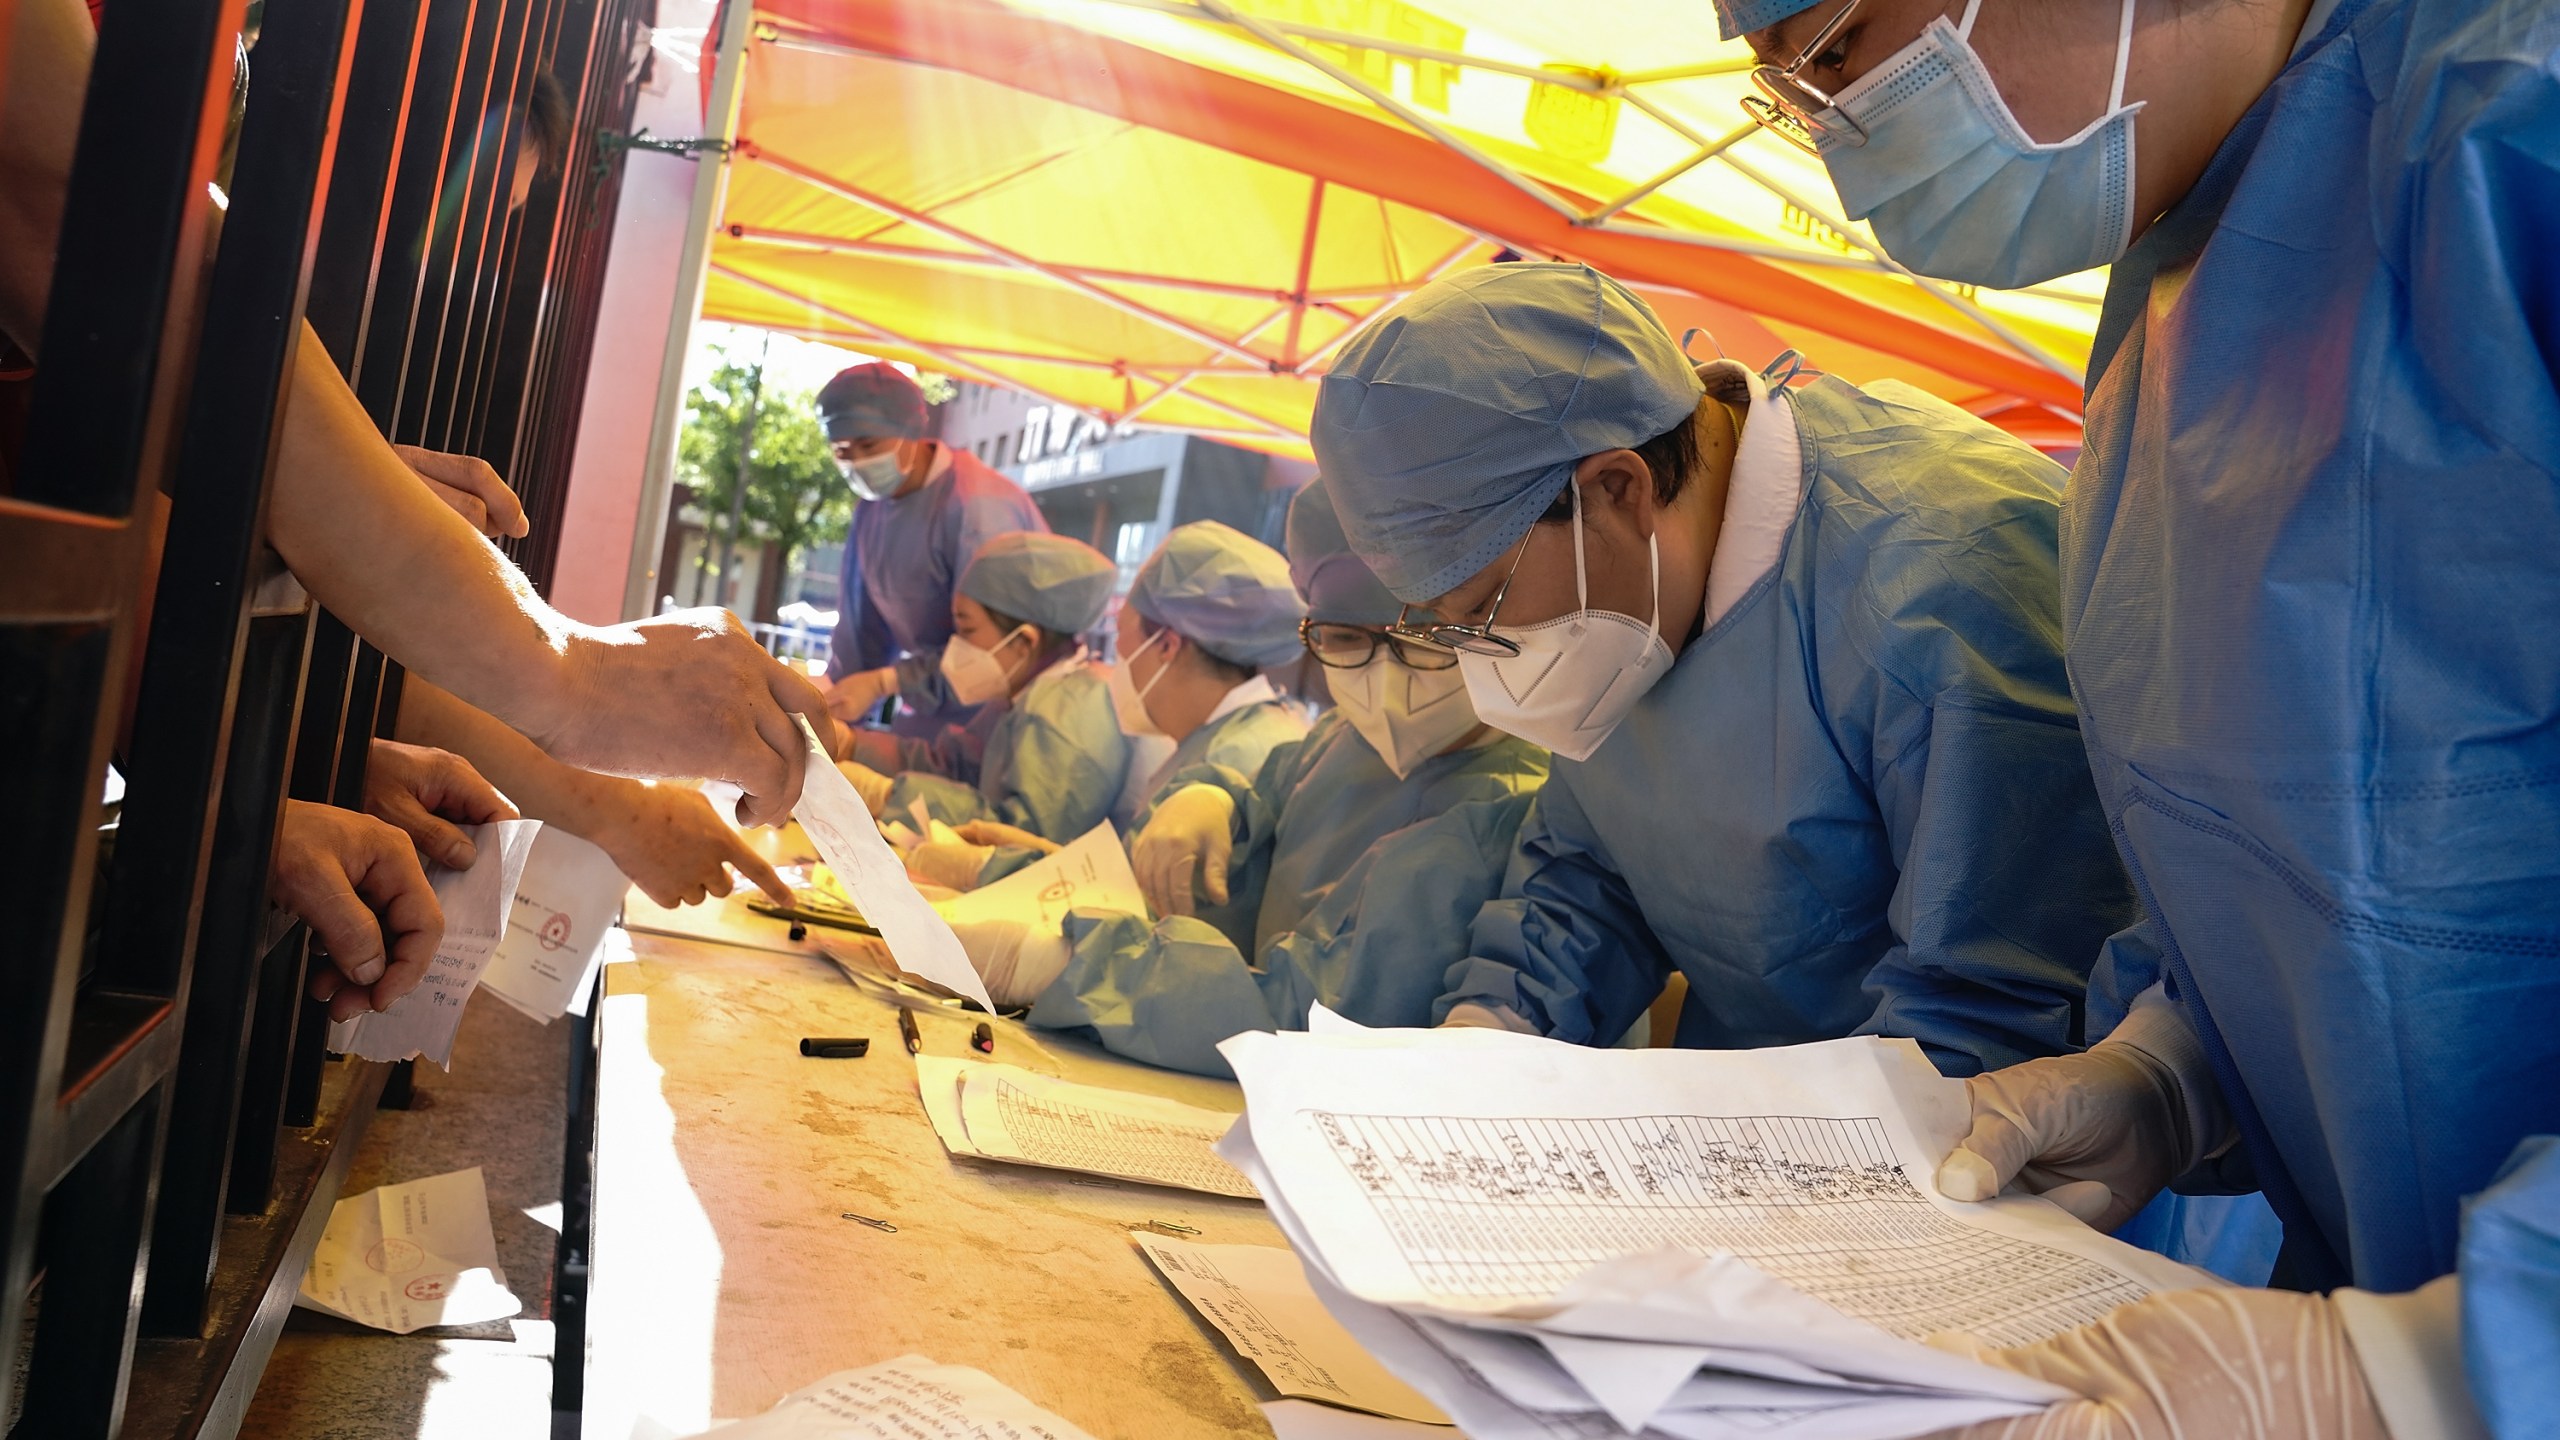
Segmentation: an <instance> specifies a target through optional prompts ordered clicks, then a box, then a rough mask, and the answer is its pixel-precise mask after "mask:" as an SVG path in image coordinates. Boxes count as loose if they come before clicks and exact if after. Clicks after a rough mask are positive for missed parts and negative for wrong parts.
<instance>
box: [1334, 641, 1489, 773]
mask: <svg viewBox="0 0 2560 1440" xmlns="http://www.w3.org/2000/svg"><path fill="white" fill-rule="evenodd" d="M1324 678H1325V684H1326V686H1327V687H1329V688H1330V689H1331V690H1332V691H1333V705H1334V708H1335V709H1337V710H1340V711H1341V712H1342V718H1343V720H1344V721H1346V722H1347V723H1348V724H1349V725H1350V726H1351V728H1352V729H1354V730H1357V731H1359V732H1360V738H1361V739H1363V740H1366V741H1368V742H1369V748H1370V749H1372V750H1375V751H1377V752H1378V758H1379V759H1381V760H1384V761H1386V762H1387V768H1388V769H1390V770H1393V771H1394V772H1396V778H1397V779H1399V780H1401V779H1403V778H1404V777H1406V776H1407V775H1410V774H1412V773H1413V767H1414V766H1416V765H1419V764H1421V763H1422V762H1423V761H1425V760H1428V759H1430V758H1431V757H1432V756H1434V755H1437V754H1439V753H1440V752H1441V751H1443V750H1446V749H1448V748H1449V747H1450V746H1452V745H1454V744H1456V743H1458V739H1459V737H1461V736H1463V735H1465V734H1466V733H1467V732H1468V731H1470V730H1473V729H1474V728H1476V726H1477V725H1479V724H1481V723H1483V722H1481V721H1480V720H1478V719H1477V718H1476V707H1475V706H1474V705H1472V704H1470V703H1468V700H1467V678H1466V675H1465V674H1464V673H1463V672H1462V671H1460V670H1459V669H1458V668H1457V667H1455V666H1452V667H1450V668H1449V669H1446V670H1416V669H1414V668H1413V667H1412V666H1410V665H1406V664H1402V663H1400V662H1399V661H1397V660H1396V658H1395V656H1394V654H1393V652H1391V651H1389V650H1388V649H1387V647H1385V646H1383V645H1381V646H1379V647H1378V650H1377V653H1376V654H1374V655H1371V656H1370V657H1369V663H1368V664H1366V665H1363V666H1361V667H1360V668H1359V669H1357V670H1339V669H1335V670H1327V671H1325V672H1324Z"/></svg>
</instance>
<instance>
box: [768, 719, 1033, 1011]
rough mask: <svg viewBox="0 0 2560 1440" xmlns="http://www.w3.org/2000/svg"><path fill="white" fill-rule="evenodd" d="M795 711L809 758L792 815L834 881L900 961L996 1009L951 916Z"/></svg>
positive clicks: (901, 965)
mask: <svg viewBox="0 0 2560 1440" xmlns="http://www.w3.org/2000/svg"><path fill="white" fill-rule="evenodd" d="M796 718H797V719H798V720H799V722H800V738H801V741H802V743H803V744H804V745H806V746H807V748H808V752H809V755H808V760H809V766H808V778H807V779H806V780H804V781H803V782H802V783H801V786H800V808H799V809H798V810H797V811H796V812H794V818H796V819H798V820H799V822H800V828H801V829H803V830H806V831H807V832H809V840H810V843H812V844H814V845H816V846H817V847H818V853H819V855H821V856H823V857H824V858H825V859H826V862H827V868H828V869H830V870H833V871H835V873H836V882H837V883H838V884H840V885H842V886H844V888H845V893H846V894H848V895H851V896H852V897H853V903H854V907H855V908H856V909H859V910H860V911H861V912H862V914H863V918H865V919H867V920H869V921H870V922H871V923H872V924H873V925H875V926H877V927H878V928H879V931H880V937H881V938H882V939H883V940H886V941H887V942H888V943H889V952H890V953H891V954H892V955H895V956H896V957H897V960H898V967H899V968H900V969H902V970H904V971H906V972H907V973H908V974H910V975H915V976H918V977H920V978H922V979H925V980H929V981H931V982H933V983H934V984H936V985H939V986H941V987H942V988H943V989H945V990H949V991H951V992H952V993H953V994H955V995H965V996H967V997H968V998H970V999H972V1000H975V1001H977V1002H978V1003H979V1004H980V1005H983V1006H985V1007H986V1010H987V1013H988V1014H990V1015H992V1014H994V1013H995V1009H996V1005H995V1002H994V1001H993V1000H990V999H988V998H987V987H986V984H985V982H983V981H981V980H980V979H979V978H978V972H977V969H976V967H974V966H972V965H971V964H970V963H969V952H967V951H966V950H963V949H961V948H960V937H959V936H957V935H954V934H952V933H951V923H950V922H949V921H947V920H945V919H943V918H942V916H941V915H940V914H939V913H938V912H936V911H935V910H934V908H933V906H932V905H930V904H928V903H926V901H925V898H924V896H922V895H920V894H918V893H916V886H915V882H914V881H913V880H911V879H909V878H908V877H907V867H906V866H905V865H904V864H903V863H901V862H900V861H899V859H898V855H897V852H896V851H894V850H891V849H890V848H889V842H888V841H886V840H883V839H881V838H880V826H879V824H878V822H876V821H874V820H873V819H872V818H871V812H870V810H868V809H866V808H865V807H864V806H863V803H862V797H861V796H859V795H857V794H855V793H854V791H853V782H852V781H850V780H847V779H845V778H844V772H843V771H841V770H838V769H837V768H836V765H835V762H834V761H833V760H830V759H828V758H827V748H826V747H825V746H824V745H821V744H819V743H818V732H817V731H815V730H812V729H810V728H809V719H808V717H807V716H805V715H803V716H799V717H796Z"/></svg>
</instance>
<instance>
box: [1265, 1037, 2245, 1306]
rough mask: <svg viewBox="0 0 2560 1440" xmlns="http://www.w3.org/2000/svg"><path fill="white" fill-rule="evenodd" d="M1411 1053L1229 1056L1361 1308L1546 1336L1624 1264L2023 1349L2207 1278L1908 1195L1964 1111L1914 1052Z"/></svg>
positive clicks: (2078, 1229)
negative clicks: (1696, 1268)
mask: <svg viewBox="0 0 2560 1440" xmlns="http://www.w3.org/2000/svg"><path fill="white" fill-rule="evenodd" d="M1413 1033H1414V1032H1403V1034H1404V1036H1405V1038H1404V1040H1403V1041H1402V1043H1397V1042H1395V1041H1394V1040H1393V1039H1392V1038H1391V1037H1388V1036H1387V1035H1385V1034H1383V1033H1381V1034H1375V1035H1350V1036H1339V1037H1311V1036H1303V1035H1302V1036H1293V1037H1290V1042H1293V1043H1281V1044H1273V1043H1269V1042H1272V1041H1274V1040H1275V1039H1276V1038H1277V1037H1274V1036H1271V1035H1268V1034H1264V1033H1261V1032H1253V1033H1248V1034H1246V1035H1241V1036H1238V1037H1236V1038H1235V1039H1233V1040H1230V1041H1229V1042H1227V1045H1226V1046H1225V1047H1222V1048H1223V1049H1224V1050H1225V1052H1226V1053H1227V1055H1228V1059H1229V1062H1230V1063H1231V1064H1233V1065H1235V1067H1236V1073H1237V1075H1238V1077H1239V1079H1241V1080H1242V1081H1243V1083H1244V1088H1245V1094H1246V1096H1247V1100H1248V1113H1249V1114H1250V1115H1251V1116H1252V1117H1253V1121H1254V1123H1253V1126H1252V1141H1253V1144H1254V1145H1255V1146H1256V1147H1257V1148H1258V1150H1259V1151H1260V1153H1261V1157H1262V1161H1263V1163H1264V1164H1265V1165H1266V1166H1267V1167H1268V1168H1269V1171H1270V1174H1271V1177H1272V1179H1273V1180H1274V1181H1276V1182H1277V1183H1278V1184H1279V1185H1280V1186H1281V1187H1282V1188H1283V1189H1284V1191H1286V1192H1287V1194H1288V1198H1289V1202H1290V1205H1289V1208H1290V1209H1291V1210H1292V1211H1294V1212H1295V1213H1296V1214H1297V1215H1298V1216H1299V1217H1300V1218H1301V1219H1303V1221H1304V1222H1305V1223H1306V1225H1307V1227H1308V1229H1309V1231H1310V1234H1311V1237H1312V1239H1313V1240H1314V1243H1315V1249H1316V1251H1317V1253H1319V1254H1320V1255H1321V1256H1322V1258H1323V1260H1324V1261H1325V1263H1326V1265H1327V1266H1328V1267H1329V1268H1330V1269H1331V1270H1332V1271H1333V1272H1334V1274H1335V1275H1336V1276H1338V1277H1339V1278H1340V1279H1341V1281H1342V1282H1343V1284H1344V1286H1345V1287H1346V1288H1347V1289H1349V1290H1350V1291H1351V1292H1352V1293H1353V1294H1355V1295H1358V1296H1359V1297H1361V1298H1363V1299H1366V1300H1370V1301H1373V1302H1376V1303H1381V1304H1388V1305H1400V1306H1425V1307H1431V1308H1434V1309H1438V1310H1442V1311H1447V1312H1454V1313H1476V1314H1499V1313H1502V1312H1505V1311H1518V1312H1526V1311H1531V1310H1536V1311H1544V1310H1546V1309H1548V1308H1551V1307H1552V1306H1553V1305H1554V1303H1555V1302H1556V1300H1557V1298H1558V1296H1559V1292H1561V1291H1563V1290H1564V1289H1565V1287H1566V1286H1567V1285H1568V1284H1569V1283H1570V1282H1572V1281H1573V1280H1574V1279H1575V1278H1576V1277H1577V1276H1579V1275H1581V1274H1582V1273H1583V1272H1584V1271H1586V1270H1589V1269H1591V1268H1592V1267H1593V1266H1595V1265H1599V1264H1601V1263H1602V1262H1604V1261H1608V1260H1611V1259H1615V1258H1617V1257H1619V1256H1623V1255H1630V1254H1640V1253H1643V1252H1646V1251H1651V1250H1663V1249H1669V1250H1683V1251H1688V1252H1690V1253H1692V1254H1698V1255H1711V1254H1715V1253H1718V1252H1726V1253H1731V1254H1734V1255H1737V1256H1740V1257H1742V1258H1743V1259H1745V1260H1748V1261H1750V1262H1751V1263H1752V1264H1753V1265H1755V1266H1757V1267H1759V1268H1760V1269H1762V1270H1765V1271H1767V1272H1768V1273H1769V1274H1772V1275H1775V1276H1777V1277H1778V1278H1780V1279H1782V1280H1784V1281H1786V1282H1787V1283H1788V1284H1790V1285H1792V1286H1794V1287H1795V1288H1797V1289H1800V1290H1802V1291H1804V1292H1805V1293H1807V1294H1810V1295H1813V1296H1816V1297H1818V1298H1820V1299H1822V1300H1825V1301H1827V1302H1829V1303H1830V1304H1832V1305H1834V1306H1837V1307H1838V1308H1839V1309H1840V1310H1842V1311H1844V1312H1846V1313H1847V1314H1849V1315H1853V1316H1857V1317H1859V1318H1861V1319H1864V1320H1867V1321H1870V1322H1872V1323H1873V1324H1875V1325H1876V1326H1879V1327H1881V1328H1882V1329H1883V1330H1885V1331H1887V1332H1889V1333H1891V1334H1893V1335H1897V1336H1903V1337H1906V1338H1909V1339H1918V1338H1920V1337H1922V1336H1925V1335H1929V1334H1932V1333H1935V1332H1938V1331H1948V1330H1960V1331H1966V1332H1969V1333H1971V1334H1974V1335H1976V1336H1978V1337H1980V1338H1982V1339H1983V1340H1985V1341H1987V1342H1989V1343H1991V1344H1994V1345H2016V1344H2025V1343H2031V1342H2033V1341H2036V1340H2040V1339H2044V1338H2046V1337H2048V1336H2051V1335H2054V1334H2058V1333H2060V1332H2061V1331H2063V1330H2066V1329H2070V1328H2072V1327H2073V1326H2076V1325H2079V1324H2082V1323H2085V1322H2086V1321H2088V1320H2092V1319H2095V1318H2097V1317H2098V1316H2099V1315H2102V1314H2104V1313H2106V1312H2107V1311H2108V1310H2110V1309H2113V1308H2114V1307H2115V1306H2116V1305H2119V1304H2122V1303H2124V1302H2125V1301H2128V1300H2133V1299H2138V1298H2140V1297H2141V1296H2142V1295H2144V1294H2146V1293H2149V1291H2151V1290H2153V1289H2160V1288H2176V1287H2179V1286H2183V1285H2192V1284H2197V1283H2202V1282H2203V1281H2204V1278H2205V1277H2203V1276H2202V1275H2201V1272H2197V1271H2192V1270H2188V1269H2187V1268H2186V1267H2184V1266H2180V1265H2176V1264H2174V1263H2172V1262H2169V1261H2165V1260H2161V1259H2160V1258H2159V1257H2156V1256H2150V1255H2147V1254H2146V1253H2145V1252H2142V1251H2139V1250H2136V1249H2134V1248H2133V1247H2131V1246H2129V1245H2125V1244H2123V1243H2122V1242H2119V1241H2116V1240H2113V1239H2111V1238H2109V1237H2107V1236H2104V1235H2100V1234H2098V1233H2097V1232H2095V1231H2092V1230H2090V1229H2088V1228H2087V1227H2086V1226H2083V1225H2080V1224H2079V1223H2077V1222H2076V1221H2073V1220H2071V1219H2070V1218H2069V1217H2068V1216H2066V1215H2064V1214H2063V1213H2062V1212H2061V1211H2059V1210H2056V1209H2054V1208H2053V1207H2052V1206H2050V1205H2048V1204H2046V1203H2045V1202H2043V1201H2040V1200H2035V1199H2032V1198H2026V1197H2020V1198H2015V1199H2003V1200H1998V1201H1993V1202H1990V1203H1987V1204H1982V1205H1959V1204H1957V1203H1955V1202H1953V1201H1948V1200H1945V1199H1943V1198H1941V1197H1939V1196H1938V1195H1937V1194H1936V1193H1935V1188H1934V1186H1930V1187H1926V1188H1924V1187H1923V1186H1922V1185H1919V1184H1915V1183H1914V1181H1913V1179H1912V1178H1911V1177H1912V1174H1913V1173H1915V1172H1916V1173H1917V1174H1919V1175H1921V1176H1924V1177H1925V1176H1928V1175H1930V1174H1933V1173H1934V1170H1935V1166H1936V1163H1937V1161H1938V1159H1939V1158H1941V1157H1943V1156H1944V1155H1945V1154H1946V1153H1947V1152H1948V1150H1949V1149H1951V1148H1952V1147H1953V1145H1954V1142H1955V1140H1956V1138H1958V1137H1959V1136H1960V1135H1961V1134H1962V1130H1963V1121H1964V1115H1965V1109H1964V1100H1963V1087H1962V1085H1961V1083H1959V1082H1955V1081H1947V1080H1941V1079H1939V1078H1938V1077H1937V1075H1936V1073H1935V1071H1933V1070H1928V1069H1927V1068H1926V1061H1925V1060H1923V1059H1921V1058H1920V1057H1919V1055H1918V1052H1917V1049H1916V1047H1912V1046H1910V1045H1909V1044H1908V1042H1896V1041H1881V1040H1838V1041H1829V1042H1825V1043H1823V1044H1820V1045H1804V1046H1792V1047H1786V1048H1783V1049H1776V1050H1759V1051H1640V1050H1625V1051H1619V1050H1591V1049H1585V1048H1582V1047H1578V1046H1569V1045H1558V1044H1548V1045H1543V1046H1529V1045H1518V1044H1505V1045H1502V1046H1500V1047H1499V1048H1498V1050H1497V1049H1496V1048H1494V1047H1489V1046H1482V1045H1477V1046H1472V1047H1466V1048H1463V1049H1462V1048H1461V1046H1462V1045H1463V1044H1464V1042H1451V1043H1450V1044H1447V1045H1441V1044H1432V1043H1415V1042H1414V1041H1413V1040H1412V1038H1411V1037H1412V1035H1413ZM1468 1057H1472V1060H1473V1063H1466V1060H1467V1058H1468ZM1923 1135H1926V1136H1927V1137H1928V1138H1927V1139H1926V1140H1925V1141H1924V1140H1923V1138H1922V1136H1923ZM1695 1328H1696V1329H1697V1330H1698V1331H1699V1332H1700V1333H1699V1334H1697V1335H1695V1336H1694V1337H1693V1338H1695V1339H1698V1340H1700V1341H1706V1340H1708V1339H1709V1337H1710V1335H1711V1334H1712V1333H1713V1332H1714V1330H1715V1328H1716V1327H1715V1325H1713V1324H1711V1323H1708V1322H1707V1321H1704V1320H1701V1321H1699V1322H1698V1324H1697V1326H1696V1327H1695ZM1736 1338H1737V1340H1739V1341H1740V1342H1742V1343H1745V1344H1753V1345H1757V1344H1762V1343H1764V1341H1765V1337H1762V1336H1759V1335H1757V1334H1755V1333H1752V1332H1751V1331H1750V1330H1749V1328H1748V1327H1747V1326H1746V1327H1744V1328H1743V1329H1742V1331H1741V1333H1739V1334H1738V1335H1737V1336H1736Z"/></svg>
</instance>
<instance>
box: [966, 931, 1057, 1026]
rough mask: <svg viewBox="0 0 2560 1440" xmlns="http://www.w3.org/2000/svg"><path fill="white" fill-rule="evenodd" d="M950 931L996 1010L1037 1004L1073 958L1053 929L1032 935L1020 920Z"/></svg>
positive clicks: (1015, 1008)
mask: <svg viewBox="0 0 2560 1440" xmlns="http://www.w3.org/2000/svg"><path fill="white" fill-rule="evenodd" d="M951 931H952V933H953V934H955V935H957V936H959V937H960V948H961V949H962V950H964V951H967V952H968V955H969V964H970V965H971V966H972V967H974V968H975V969H976V970H977V972H978V978H979V979H981V980H984V981H986V982H987V998H988V999H990V1000H993V1001H995V1002H996V1008H997V1009H999V1010H1018V1009H1021V1008H1022V1007H1024V1006H1026V1005H1029V1004H1030V1003H1031V1002H1032V1001H1034V1000H1037V999H1039V998H1040V992H1041V991H1043V990H1046V989H1048V988H1049V985H1050V983H1051V982H1052V981H1054V980H1056V979H1057V978H1058V976H1059V974H1060V973H1061V972H1062V971H1064V970H1065V969H1066V968H1067V959H1068V957H1069V956H1070V955H1071V954H1072V953H1073V950H1072V948H1071V947H1070V946H1069V945H1068V944H1067V937H1066V936H1065V935H1063V934H1060V933H1059V932H1058V931H1057V930H1056V929H1055V928H1051V929H1047V930H1043V931H1040V932H1039V933H1036V934H1035V933H1034V932H1033V930H1032V927H1030V926H1029V925H1026V924H1024V923H1023V922H1022V921H1020V920H963V921H961V922H960V923H958V924H956V925H954V926H952V927H951Z"/></svg>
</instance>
